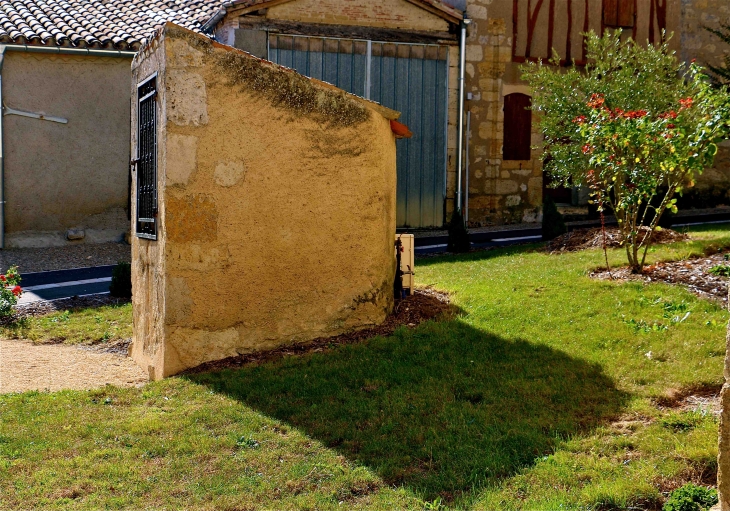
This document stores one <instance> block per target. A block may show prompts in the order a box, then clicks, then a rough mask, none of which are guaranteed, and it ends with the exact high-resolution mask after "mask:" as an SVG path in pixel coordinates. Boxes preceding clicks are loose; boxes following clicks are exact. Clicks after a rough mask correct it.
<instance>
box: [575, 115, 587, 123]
mask: <svg viewBox="0 0 730 511" xmlns="http://www.w3.org/2000/svg"><path fill="white" fill-rule="evenodd" d="M587 120H588V119H586V116H585V115H579V116H578V117H576V118H575V119H573V122H574V123H575V124H583V123H584V122H586V121H587Z"/></svg>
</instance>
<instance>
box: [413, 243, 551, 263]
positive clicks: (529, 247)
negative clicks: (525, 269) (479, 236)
mask: <svg viewBox="0 0 730 511" xmlns="http://www.w3.org/2000/svg"><path fill="white" fill-rule="evenodd" d="M544 247H545V243H544V242H539V243H520V244H517V245H509V246H505V247H490V248H475V249H472V250H471V251H470V252H465V253H462V254H453V253H443V254H432V255H418V256H417V257H416V261H417V262H416V265H417V266H431V265H434V264H443V263H444V262H449V263H460V262H464V261H483V260H486V259H494V258H495V257H504V256H510V255H515V254H527V253H530V252H540V251H541V250H542V249H543V248H544Z"/></svg>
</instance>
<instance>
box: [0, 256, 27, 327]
mask: <svg viewBox="0 0 730 511" xmlns="http://www.w3.org/2000/svg"><path fill="white" fill-rule="evenodd" d="M0 282H2V284H1V285H0V317H5V316H10V315H11V314H12V313H13V307H15V304H17V303H18V298H20V297H21V296H22V295H23V288H21V287H20V274H19V273H18V267H17V266H11V267H10V268H8V271H7V272H6V273H5V275H2V274H0Z"/></svg>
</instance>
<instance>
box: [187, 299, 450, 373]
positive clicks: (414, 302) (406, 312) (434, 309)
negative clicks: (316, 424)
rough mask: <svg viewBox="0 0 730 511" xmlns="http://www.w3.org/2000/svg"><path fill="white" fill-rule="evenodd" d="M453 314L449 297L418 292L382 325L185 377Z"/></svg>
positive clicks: (218, 363) (209, 365) (205, 367)
mask: <svg viewBox="0 0 730 511" xmlns="http://www.w3.org/2000/svg"><path fill="white" fill-rule="evenodd" d="M452 310H453V306H452V305H450V303H449V297H448V295H446V294H444V293H440V292H438V291H434V290H432V289H418V290H416V292H415V293H414V294H413V295H411V296H409V297H407V298H405V299H404V300H400V301H398V302H396V305H395V309H394V311H393V314H391V315H390V316H388V318H387V319H386V320H385V322H383V323H382V324H381V325H379V326H376V327H373V328H367V329H364V330H357V331H355V332H349V333H346V334H341V335H338V336H336V337H321V338H319V339H314V340H313V341H309V342H307V343H303V344H295V345H293V346H284V347H281V348H277V349H274V350H270V351H262V352H258V353H249V354H245V355H239V356H236V357H229V358H224V359H223V360H215V361H212V362H206V363H204V364H201V365H199V366H197V367H194V368H192V369H188V370H186V371H184V372H183V373H182V374H196V373H207V372H211V371H221V370H223V369H229V368H236V367H242V366H244V365H249V364H260V363H263V362H268V361H270V360H277V359H280V358H283V357H287V356H301V355H306V354H308V353H314V352H321V351H326V350H329V349H332V348H333V347H335V346H339V345H343V344H354V343H357V342H361V341H364V340H366V339H370V338H371V337H376V336H379V335H380V336H387V335H391V334H392V333H393V332H394V331H395V329H396V328H398V327H399V326H403V325H406V326H409V327H415V326H417V325H418V324H420V323H422V322H423V321H428V320H430V319H436V318H439V317H444V316H447V315H448V314H449V312H451V311H452Z"/></svg>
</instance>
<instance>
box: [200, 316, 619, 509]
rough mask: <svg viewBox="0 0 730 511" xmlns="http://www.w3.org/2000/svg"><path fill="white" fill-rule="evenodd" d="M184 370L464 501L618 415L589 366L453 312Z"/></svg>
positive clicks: (380, 468) (368, 461)
mask: <svg viewBox="0 0 730 511" xmlns="http://www.w3.org/2000/svg"><path fill="white" fill-rule="evenodd" d="M188 378H190V379H191V380H193V381H196V382H198V383H201V384H204V385H207V386H209V387H210V388H211V389H213V390H215V391H217V392H220V393H224V394H226V395H228V396H231V397H233V398H235V399H237V400H240V401H241V402H242V403H245V404H246V405H248V406H251V407H253V408H255V409H257V410H260V411H261V412H263V413H265V414H267V415H269V416H272V417H275V418H277V419H280V420H282V421H285V422H287V423H289V424H291V425H292V426H294V427H297V428H299V429H300V430H302V431H303V432H305V433H307V434H308V435H310V436H311V437H313V438H315V439H318V440H320V441H322V442H323V443H324V444H325V445H327V446H330V447H333V448H335V449H337V450H338V451H340V452H341V453H342V454H344V455H345V456H347V457H348V458H349V459H350V460H354V461H357V462H359V463H362V464H364V465H367V466H368V467H370V468H372V469H374V470H375V471H376V472H377V473H378V474H379V475H380V476H381V477H382V478H383V479H384V480H385V481H386V482H388V483H390V484H402V485H405V486H407V487H409V488H411V489H413V490H414V491H415V492H417V493H418V494H420V495H421V496H422V497H423V498H426V499H429V500H431V499H433V498H436V497H437V496H441V497H442V498H444V500H445V501H447V502H449V501H451V500H452V499H456V500H457V503H461V504H462V505H465V504H468V502H466V501H468V500H470V498H471V497H472V496H475V495H474V494H473V493H471V490H476V489H478V488H480V487H483V486H484V484H485V483H488V482H493V481H495V479H498V478H500V477H503V476H508V475H511V474H513V473H514V472H515V471H516V470H518V469H520V468H521V467H524V466H527V465H529V464H531V463H533V461H534V460H535V459H536V458H539V457H541V456H544V455H545V454H548V453H550V452H552V450H553V448H554V446H555V445H556V442H558V441H559V440H560V439H561V438H565V437H568V436H570V435H573V434H578V433H582V432H586V431H588V430H590V429H591V428H593V427H595V426H596V425H598V424H599V423H601V422H603V421H606V420H607V419H609V418H611V417H614V416H616V414H617V413H619V412H620V410H621V409H622V407H623V406H624V404H625V402H626V400H627V399H628V397H629V396H628V395H627V394H625V393H622V392H621V391H619V390H617V389H616V388H615V386H614V383H613V381H612V380H611V379H610V378H609V377H607V376H606V375H605V374H603V372H602V370H601V368H600V367H599V366H597V365H593V364H589V363H587V362H585V361H583V360H580V359H576V358H572V357H570V356H569V355H567V354H566V353H563V352H560V351H556V350H553V349H551V348H548V347H546V346H542V345H537V344H533V343H530V342H527V341H524V340H516V341H511V340H506V339H503V338H500V337H498V336H495V335H493V334H490V333H488V332H483V331H480V330H477V329H475V328H473V327H471V326H469V325H467V324H465V323H463V322H462V321H459V320H452V321H444V322H440V323H439V322H428V323H424V324H423V325H421V326H420V327H419V328H416V329H408V328H401V329H399V330H397V331H396V332H395V334H394V335H393V336H391V337H388V338H375V339H371V340H369V341H367V342H364V343H361V344H356V345H348V346H343V347H340V348H338V349H337V350H334V351H331V352H327V353H314V354H310V355H307V356H304V357H289V358H285V359H281V360H279V361H275V362H270V363H266V364H262V365H258V366H251V367H244V368H242V369H238V370H226V371H222V372H218V373H205V374H198V375H193V376H188Z"/></svg>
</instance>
